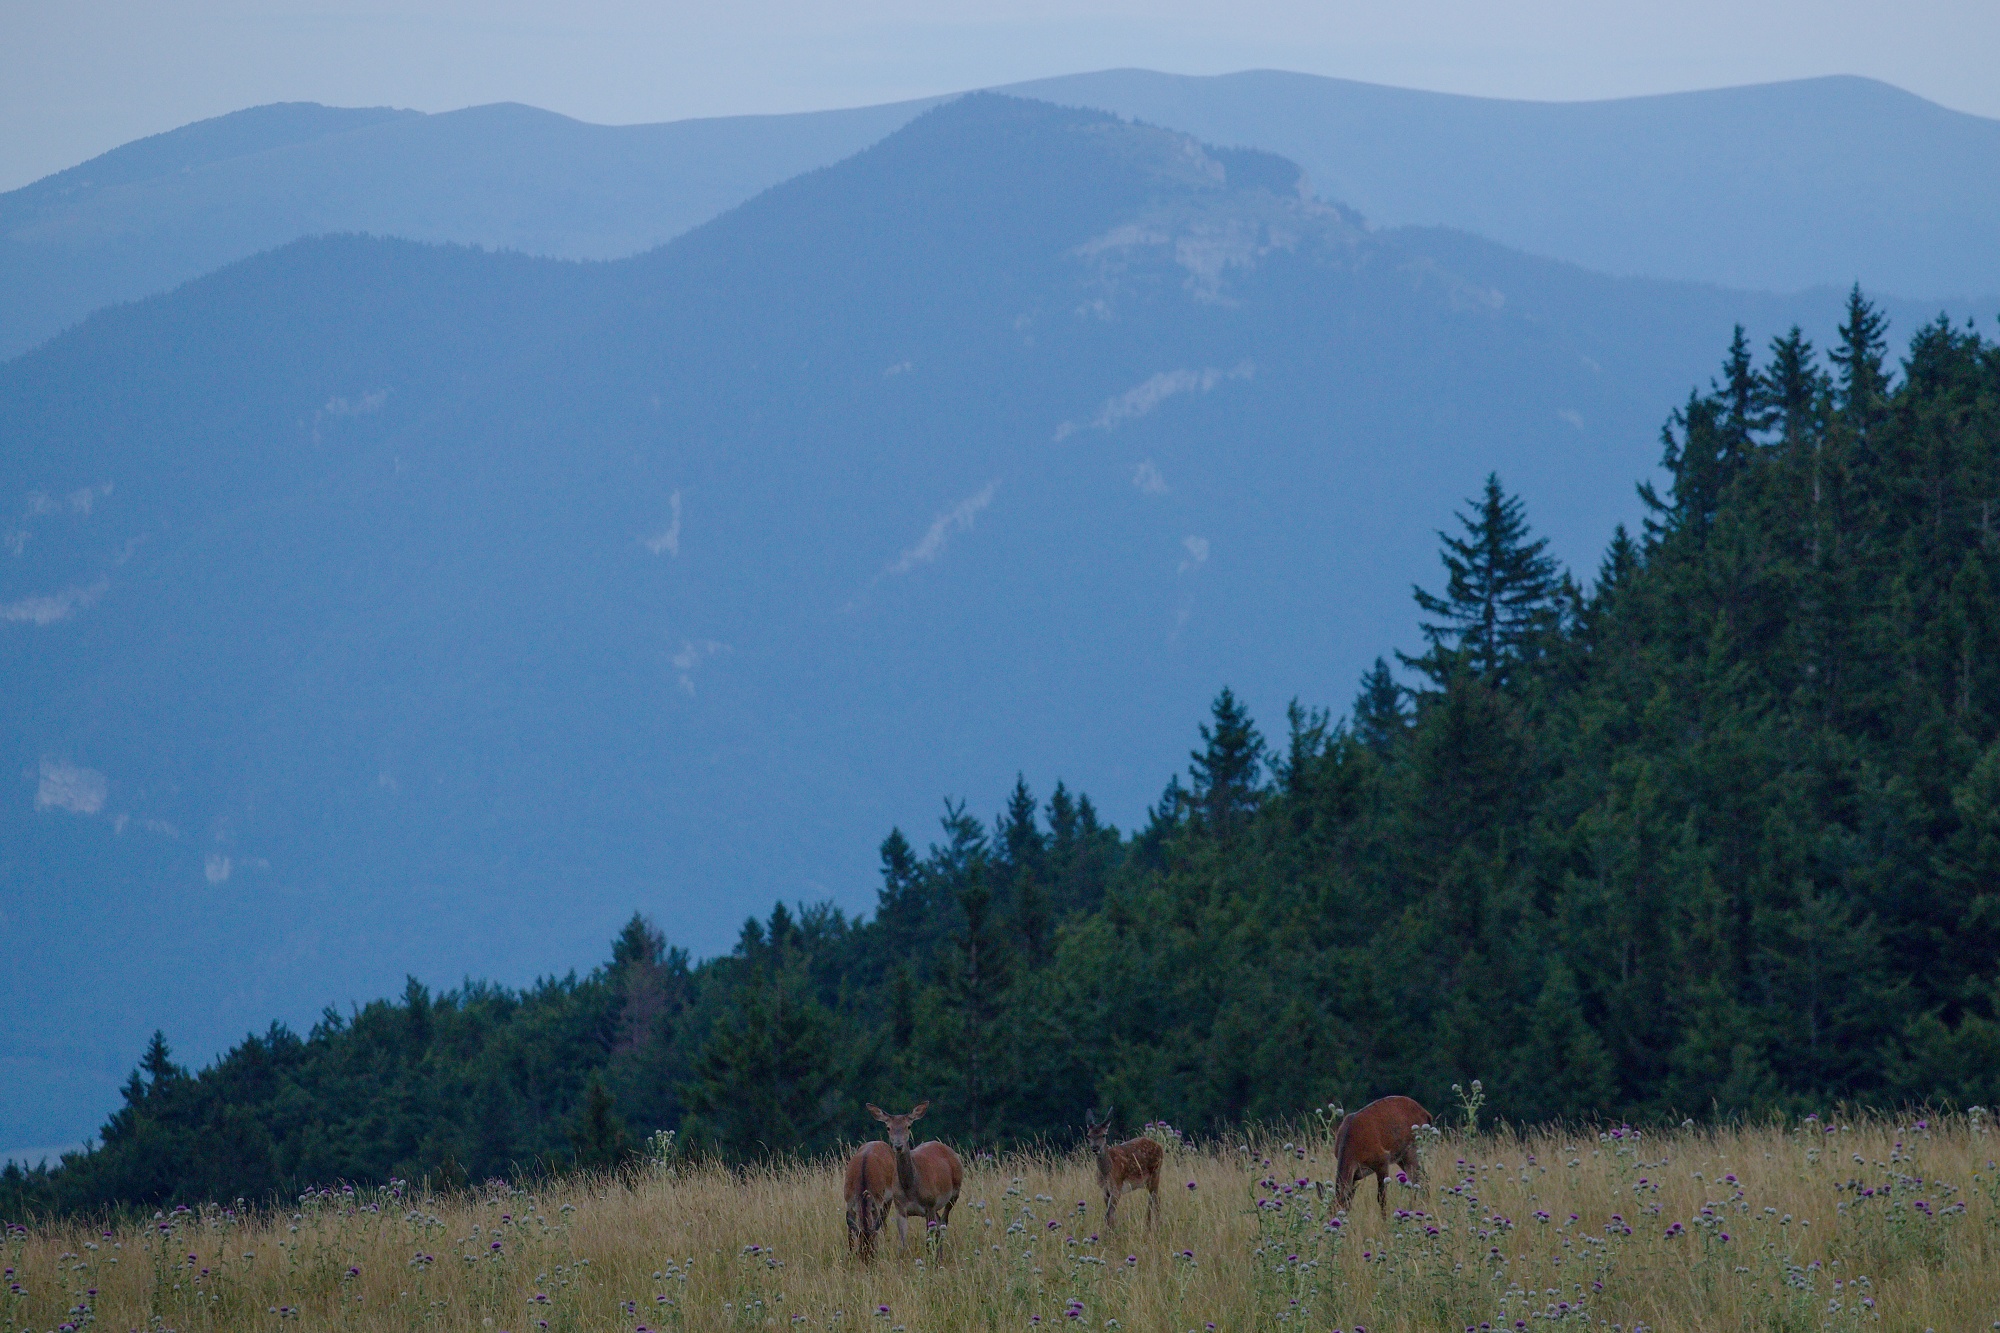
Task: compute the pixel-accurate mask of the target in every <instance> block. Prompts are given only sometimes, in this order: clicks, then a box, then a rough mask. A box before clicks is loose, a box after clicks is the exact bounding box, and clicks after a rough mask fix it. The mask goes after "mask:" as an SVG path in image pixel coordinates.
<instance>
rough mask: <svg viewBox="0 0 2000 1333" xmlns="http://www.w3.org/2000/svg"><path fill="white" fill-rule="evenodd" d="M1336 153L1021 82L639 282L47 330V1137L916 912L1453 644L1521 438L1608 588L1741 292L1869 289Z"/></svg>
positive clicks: (18, 743)
mask: <svg viewBox="0 0 2000 1333" xmlns="http://www.w3.org/2000/svg"><path fill="white" fill-rule="evenodd" d="M1297 181H1298V170H1297V168H1296V167H1294V166H1293V165H1291V164H1290V163H1288V162H1285V161H1283V160H1281V159H1278V158H1274V157H1271V156H1269V155H1265V154H1259V153H1255V152H1249V151H1241V150H1236V151H1228V150H1204V149H1203V148H1201V147H1200V146H1199V145H1198V144H1197V143H1195V142H1194V141H1193V140H1190V139H1187V138H1185V137H1183V136H1180V135H1176V134H1173V133H1170V132H1167V131H1164V130H1158V129H1151V128H1146V127H1142V126H1134V125H1129V124H1125V123H1123V122H1120V121H1118V120H1116V119H1115V118H1113V117H1110V116H1107V115H1105V114H1102V113H1097V112H1089V111H1079V110H1064V109H1059V108H1056V107H1052V106H1049V105H1047V104H1042V103H1032V102H1024V101H1019V100H1015V99H1010V98H1002V97H994V96H977V97H971V98H966V99H963V100H961V101H958V102H954V103H951V104H949V105H947V106H944V107H942V108H940V109H938V110H935V111H934V112H932V113H930V114H928V115H926V116H924V117H921V118H920V119H918V120H916V121H915V122H913V123H912V124H910V125H908V126H906V127H905V128H904V129H902V130H901V131H899V132H898V133H896V134H894V135H892V136H890V137H889V138H887V139H886V140H884V141H883V142H881V143H879V144H877V145H876V146H874V147H873V148H870V149H868V150H867V151H865V152H862V153H860V154H858V155H856V156H853V157H851V158H849V159H848V160H846V161H844V162H842V163H840V164H839V165H837V166H834V167H831V168H827V169H824V170H819V171H814V172H810V173H808V174H806V175H803V176H801V177H798V178H796V179H793V180H791V181H789V182H787V183H785V184H783V185H780V186H778V187H777V188H774V189H772V190H770V191H768V192H766V193H764V194H762V195H760V196H759V197H757V198H756V199H754V200H752V201H751V202H749V203H747V204H745V205H743V206H741V207H739V208H737V209H735V210H733V211H732V212H730V213H727V214H725V215H724V216H722V217H720V218H718V219H716V220H714V221H712V222H710V223H708V224H706V225H704V226H701V227H698V228H696V229H695V230H693V231H691V232H689V233H687V234H686V235H683V236H682V237H680V238H679V239H678V240H676V241H674V242H672V243H671V244H669V245H667V246H665V247H662V248H660V249H657V250H654V251H651V252H649V253H646V254H644V255H641V256H638V257H635V258H632V259H627V260H622V261H617V262H610V263H587V264H586V263H572V262H560V261H555V260H547V259H535V258H529V257H525V256H521V255H496V254H492V253H487V252H483V251H478V250H474V249H469V248H463V247H449V246H432V245H424V244H418V243H414V242H408V241H395V240H379V239H365V238H359V237H338V238H329V239H316V240H308V241H301V242H297V243H294V244H292V245H289V246H287V247H284V248H282V249H279V250H277V251H274V252H271V253H267V254H262V255H259V256H257V257H254V258H252V259H249V260H246V261H243V262H240V263H237V264H234V265H232V266H230V267H227V268H225V269H223V270H221V271H220V272H217V273H215V274H213V275H211V276H208V277H205V278H203V279H200V280H198V281H196V282H193V283H190V284H188V285H186V286H184V287H182V288H180V289H179V290H177V291H175V292H173V293H171V294H169V295H166V296H162V297H157V298H153V299H150V300H147V301H144V302H140V303H137V304H133V305H127V306H121V307H117V308H114V309H110V310H106V311H102V312H99V313H98V314H96V315H94V316H92V317H91V318H89V319H88V320H86V321H85V322H84V323H83V324H82V325H80V326H79V327H77V328H76V329H74V330H72V331H70V332H68V333H66V334H64V335H62V336H60V337H58V338H56V339H54V340H53V341H51V342H49V343H47V344H45V345H43V346H41V347H39V348H37V349H35V350H33V351H31V352H29V353H28V354H26V355H24V356H21V357H19V358H16V359H15V360H13V361H11V362H8V363H6V364H4V365H0V696H4V697H5V698H6V699H7V700H8V706H7V708H6V709H4V710H0V915H4V919H0V929H3V930H4V932H5V935H6V938H7V940H8V941H9V946H10V953H9V967H8V968H7V969H6V970H5V972H4V973H0V1125H5V1126H6V1127H7V1128H8V1131H9V1133H10V1134H12V1135H13V1136H15V1137H16V1139H17V1145H16V1146H21V1147H27V1146H33V1145H39V1144H48V1143H60V1142H63V1141H65V1140H66V1139H74V1138H77V1137H80V1136H81V1135H83V1134H84V1133H86V1132H88V1130H89V1129H90V1127H91V1126H93V1125H94V1124H96V1123H98V1121H99V1120H100V1118H101V1117H102V1115H103V1113H104V1112H105V1110H106V1109H107V1108H108V1107H109V1106H110V1105H111V1104H112V1103H113V1102H114V1100H115V1088H116V1085H117V1083H118V1082H119V1080H120V1079H121V1078H122V1077H123V1074H124V1072H125V1071H126V1070H127V1069H128V1068H129V1066H130V1064H131V1062H132V1060H133V1059H134V1058H135V1056H136V1053H137V1052H138V1051H139V1050H140V1048H141V1046H142V1045H143V1041H144V1037H145V1035H146V1034H147V1033H148V1032H150V1030H151V1029H152V1028H153V1027H155V1026H163V1027H165V1028H166V1029H167V1031H168V1033H169V1035H170V1036H171V1037H172V1038H173V1039H174V1040H175V1041H176V1043H177V1046H178V1048H179V1050H180V1051H181V1052H182V1054H183V1056H185V1057H199V1056H202V1055H204V1054H205V1053H207V1052H210V1051H213V1050H215V1049H216V1048H217V1047H218V1046H220V1045H221V1044H223V1043H225V1042H227V1041H230V1040H232V1039H234V1038H237V1037H239V1036H240V1035H241V1034H242V1033H243V1032H244V1031H245V1030H246V1029H249V1028H253V1027H257V1028H261V1026H262V1025H263V1024H264V1023H265V1022H267V1021H268V1020H269V1019H270V1018H272V1017H273V1016H281V1017H283V1018H285V1019H286V1020H287V1021H290V1022H293V1023H304V1022H307V1021H310V1019H311V1018H312V1017H313V1015H314V1014H315V1013H316V1012H317V1011H318V1010H319V1008H320V1007H321V1006H322V1005H323V1004H326V1003H344V1002H346V1001H347V1000H349V999H352V998H357V997H367V996H372V995H376V994H381V993H385V992H388V991H392V990H394V989H396V988H397V987H398V986H399V985H400V982H401V979H402V977H403V975H404V974H405V973H406V972H414V973H416V974H418V975H419V976H421V977H423V978H425V979H426V980H428V981H430V982H432V983H438V984H442V983H450V982H453V981H456V980H457V979H458V978H460V977H461V976H463V975H466V974H472V975H478V976H486V977H492V978H495V979H497V980H503V981H515V982H518V981H522V980H526V979H528V978H530V977H531V976H533V975H534V974H536V973H537V972H539V971H543V970H547V969H551V968H555V969H561V968H565V967H568V966H573V965H582V964H587V963H589V962H590V961H592V960H594V959H597V958H599V957H601V956H602V954H603V951H604V947H605V941H606V940H607V939H609V938H610V936H611V934H612V933H613V932H614V931H615V929H616V928H617V926H618V924H619V923H620V922H621V921H622V920H623V919H624V918H625V917H626V916H627V915H628V914H629V913H630V912H631V911H632V910H633V909H634V908H640V909H643V910H645V911H647V912H649V913H652V914H654V915H655V916H656V917H657V918H658V919H659V920H660V922H661V924H662V925H663V926H664V927H665V928H666V930H667V931H668V933H669V934H670V935H671V936H672V937H673V939H674V940H675V941H676V942H678V943H683V944H687V945H690V946H693V947H694V948H695V949H697V950H698V951H703V952H706V951H711V950H715V949H718V948H721V947H723V946H725V945H726V943H727V942H728V941H729V940H730V938H731V937H732V935H733V932H734V927H735V925H736V923H737V922H739V921H740V920H741V918H742V917H743V916H744V915H745V914H746V913H748V912H750V911H753V910H761V909H766V908H767V907H768V904H769V903H770V902H771V901H772V900H773V899H775V898H780V897H782V898H785V899H798V898H806V899H815V900H816V899H821V898H826V897H831V898H833V899H835V900H837V901H839V902H840V903H842V904H843V905H845V906H847V907H849V908H856V909H858V908H863V907H866V906H867V905H869V904H870V903H872V901H873V891H874V851H875V846H876V844H877V842H878V841H879V839H880V838H881V837H882V835H883V834H884V833H885V832H886V831H887V830H888V828H889V827H890V826H891V825H892V824H901V825H903V826H904V827H906V828H908V829H910V830H911V832H912V833H913V834H914V835H915V836H916V837H917V838H918V839H919V840H920V841H921V839H922V838H923V836H924V834H925V832H926V831H927V830H928V828H929V827H930V826H931V824H930V821H931V819H932V817H933V816H934V815H935V813H936V812H937V810H938V801H939V799H940V797H942V796H945V795H947V794H950V795H960V796H967V797H971V798H973V799H974V800H975V801H976V802H979V803H997V801H998V800H999V799H1000V797H1001V794H1002V792H1003V791H1004V790H1005V788H1006V787H1007V786H1009V785H1010V784H1011V783H1012V781H1013V778H1014V775H1015V773H1016V771H1017V769H1018V770H1021V771H1024V772H1025V773H1026V775H1027V777H1028V779H1029V781H1030V782H1031V783H1032V784H1033V785H1034V786H1035V787H1036V788H1037V789H1038V790H1041V791H1044V792H1046V790H1047V789H1048V788H1049V787H1050V786H1052V784H1053V782H1054V780H1055V779H1056V778H1057V777H1059V776H1060V777H1063V778H1065V779H1067V780H1068V781H1069V782H1070V784H1071V786H1072V787H1073V788H1081V789H1083V790H1085V791H1088V792H1089V793H1091V794H1092V795H1093V796H1094V797H1095V798H1096V799H1097V800H1098V801H1099V802H1100V804H1101V806H1102V807H1103V809H1104V810H1105V812H1106V813H1107V815H1109V816H1110V817H1111V818H1112V819H1114V820H1116V821H1118V822H1119V823H1121V824H1125V825H1127V826H1129V825H1130V824H1132V823H1133V822H1135V821H1137V820H1138V819H1140V818H1141V817H1142V815H1143V811H1144V809H1145V806H1146V804H1147V802H1148V801H1150V800H1151V799H1153V798H1154V797H1155V796H1156V795H1157V793H1158V791H1159V789H1160V786H1161V784H1162V782H1163V781H1164V779H1165V778H1166V776H1167V775H1168V774H1169V773H1170V772H1172V771H1174V770H1175V769H1176V768H1178V767H1179V766H1180V765H1181V764H1182V763H1183V762H1184V759H1185V752H1186V750H1187V748H1188V746H1189V745H1190V743H1191V742H1192V739H1193V737H1192V731H1193V727H1194V724H1195V722H1196V721H1197V720H1199V719H1200V718H1201V717H1202V716H1203V714H1204V709H1205V707H1206V704H1207V702H1208V700H1209V699H1210V698H1211V697H1212V696H1213V694H1214V692H1215V690H1216V689H1217V688H1218V687H1219V686H1221V685H1222V684H1224V683H1228V684H1231V685H1233V686H1234V687H1235V688H1236V689H1237V690H1238V691H1239V693H1241V694H1242V695H1243V696H1244V697H1246V698H1247V699H1248V700H1249V701H1250V702H1251V703H1252V705H1253V706H1254V709H1255V712H1256V715H1257V716H1258V718H1259V719H1260V720H1261V721H1262V722H1263V723H1264V724H1265V725H1266V726H1267V727H1276V726H1279V725H1281V723H1282V716H1283V707H1284V704H1285V702H1286V700H1288V699H1289V698H1291V697H1292V696H1294V695H1300V696H1303V697H1304V698H1305V699H1306V700H1307V701H1308V702H1312V703H1325V704H1330V705H1333V706H1334V707H1336V708H1339V707H1340V706H1341V705H1343V704H1344V702H1345V701H1346V700H1347V699H1348V698H1349V697H1350V696H1351V693H1352V690H1353V687H1354V683H1355V681H1356V679H1357V677H1358V676H1359V674H1360V672H1361V671H1362V669H1363V668H1364V666H1365V665H1366V664H1367V663H1368V662H1369V661H1370V660H1372V659H1373V657H1374V656H1375V655H1376V654H1378V653H1381V652H1384V651H1385V650H1387V649H1388V648H1390V647H1392V646H1396V645H1404V646H1410V645H1413V643H1414V634H1413V632H1412V616H1411V609H1410V602H1409V587H1410V585H1411V583H1412V582H1413V581H1418V580H1422V581H1425V582H1427V583H1435V582H1436V574H1437V570H1436V568H1435V564H1436V562H1435V554H1434V551H1435V547H1434V540H1435V539H1434V536H1433V533H1434V530H1435V529H1436V528H1438V527H1441V526H1444V525H1446V524H1447V523H1449V522H1450V521H1451V519H1450V515H1451V512H1452V511H1453V509H1454V508H1455V507H1456V506H1457V505H1458V504H1459V503H1460V502H1461V500H1462V498H1463V497H1465V496H1467V495H1469V494H1471V493H1472V492H1473V491H1474V490H1475V489H1476V488H1477V487H1478V485H1479V484H1480V481H1481V479H1482V478H1483V477H1484V476H1485V474H1486V473H1487V472H1488V471H1489V470H1491V469H1495V468H1497V469H1498V470H1499V471H1500V472H1501V473H1502V475H1503V476H1504V478H1505V480H1506V481H1507V483H1508V484H1509V485H1510V486H1512V487H1514V488H1516V489H1518V490H1520V491H1521V492H1523V493H1524V494H1525V495H1526V497H1527V500H1528V503H1529V505H1530V513H1531V516H1532V518H1533V520H1534V521H1535V522H1536V523H1537V524H1538V525H1539V526H1540V527H1541V528H1542V530H1544V531H1546V532H1548V533H1550V534H1551V535H1552V536H1553V537H1554V539H1555V547H1556V550H1557V551H1558V552H1559V553H1560V554H1561V555H1563V556H1564V557H1565V558H1567V559H1570V560H1572V561H1574V562H1577V563H1578V564H1579V565H1581V566H1584V567H1586V568H1588V567H1590V566H1592V565H1594V563H1595V560H1596V558H1597V555H1598V552H1599V550H1600V549H1601V547H1602V544H1603V542H1604V541H1605V539H1606V538H1607V537H1608V535H1609V533H1610V531H1611V528H1612V525H1613V524H1614V522H1616V521H1619V520H1621V519H1623V520H1631V519H1632V518H1634V517H1635V510H1636V503H1635V501H1634V499H1633V494H1632V483H1633V481H1634V480H1635V479H1636V478H1638V477H1640V476H1641V475H1644V474H1646V473H1647V472H1648V471H1649V470H1650V469H1651V467H1652V464H1653V462H1654V459H1655V455H1656V449H1657V436H1658V430H1659V426H1660V423H1661V420H1662V418H1663V417H1664V415H1665V414H1666V412H1667V411H1668V410H1669V409H1670V408H1671V407H1672V406H1673V405H1674V404H1675V403H1677V402H1679V401H1681V400H1682V398H1683V397H1684V395H1685V393H1686V391H1687V389H1688V388H1689V387H1690V385H1691V384H1693V383H1694V382H1696V381H1697V380H1705V379H1706V377H1707V376H1708V374H1709V373H1710V372H1711V370H1712V369H1713V367H1714V366H1715V364H1716V363H1717V361H1718V360H1719V357H1720V355H1721V352H1722V349H1723V348H1724V346H1725V345H1726V343H1727V340H1728V336H1729V330H1730V326H1731V324H1732V322H1733V321H1736V320H1739V319H1740V320H1743V321H1744V322H1745V323H1747V324H1749V325H1750V326H1751V331H1752V333H1753V335H1754V336H1756V337H1757V338H1759V339H1760V340H1761V339H1762V338H1764V337H1767V336H1769V335H1770V334H1772V333H1774V332H1776V331H1778V330H1779V329H1781V328H1782V327H1784V326H1785V325H1786V324H1788V323H1789V322H1790V321H1792V320H1795V319H1797V320H1801V321H1803V322H1805V323H1806V324H1807V326H1808V327H1809V328H1810V329H1812V330H1813V331H1814V332H1815V333H1816V334H1818V335H1820V336H1821V337H1822V338H1824V336H1825V334H1826V333H1827V331H1829V330H1830V329H1831V327H1832V324H1833V322H1834V315H1835V312H1836V309H1837V306H1838V298H1839V294H1838V293H1836V292H1833V291H1831V290H1829V291H1824V292H1814V293H1808V294H1806V295H1804V296H1801V297H1797V298H1777V297H1763V296H1750V295H1743V294H1740V293H1730V292H1726V291H1723V290H1720V289H1716V288H1709V287H1700V286H1692V285H1677V284H1671V283H1664V282H1656V281H1646V280H1638V279H1615V278H1606V277H1601V276H1597V275H1593V274H1590V273H1587V272H1585V271H1583V270H1580V269H1577V268H1575V267H1573V266H1569V265H1564V264H1560V263H1557V262H1554V261H1549V260H1543V259H1534V258H1530V257H1526V256H1523V255H1520V254H1518V253H1516V252H1512V251H1508V250H1506V249H1504V248H1502V247H1499V246H1497V245H1494V244H1493V243H1491V242H1487V241H1482V240H1479V239H1477V238H1473V237H1469V236H1466V235H1464V234H1462V233H1456V232H1445V231H1436V230H1421V229H1414V230H1384V231H1370V230H1367V229H1366V228H1364V227H1363V226H1362V225H1361V224H1360V223H1359V222H1358V221H1357V219H1356V217H1355V216H1354V215H1353V214H1351V213H1348V212H1346V211H1344V210H1342V209H1340V208H1338V207H1334V206H1329V205H1326V204H1322V203H1319V202H1316V201H1313V200H1311V199H1308V198H1305V197H1302V196H1301V194H1300V193H1299V191H1298V189H1297ZM1890 309H1891V310H1892V312H1893V313H1896V315H1897V317H1898V318H1899V319H1900V320H1903V321H1905V322H1907V319H1908V318H1909V316H1910V314H1911V312H1909V311H1907V310H1903V309H1901V308H1898V307H1895V306H1893V305H1892V306H1891V307H1890ZM1915 313H1916V314H1918V315H1919V316H1927V315H1928V314H1930V313H1931V311H1929V310H1928V309H1924V310H1919V311H1917V312H1915ZM7 1146H9V1145H7V1144H4V1143H0V1150H4V1149H5V1148H6V1147H7Z"/></svg>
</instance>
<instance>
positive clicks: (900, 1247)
mask: <svg viewBox="0 0 2000 1333" xmlns="http://www.w3.org/2000/svg"><path fill="white" fill-rule="evenodd" d="M896 1251H897V1253H899V1254H908V1253H909V1251H910V1219H909V1218H907V1217H905V1216H904V1215H903V1210H902V1209H901V1208H898V1209H896Z"/></svg>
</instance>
